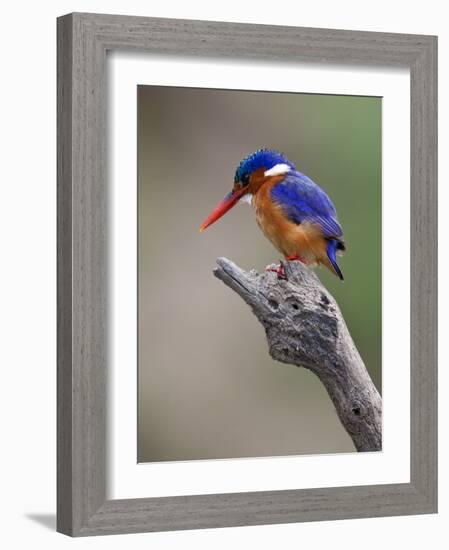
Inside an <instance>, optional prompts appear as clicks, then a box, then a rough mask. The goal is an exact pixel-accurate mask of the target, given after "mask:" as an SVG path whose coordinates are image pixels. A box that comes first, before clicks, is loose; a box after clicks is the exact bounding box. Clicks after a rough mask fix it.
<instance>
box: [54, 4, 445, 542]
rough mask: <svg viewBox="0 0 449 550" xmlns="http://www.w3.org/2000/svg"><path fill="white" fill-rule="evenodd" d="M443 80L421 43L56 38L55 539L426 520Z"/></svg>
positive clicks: (257, 28)
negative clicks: (439, 110) (367, 520)
mask: <svg viewBox="0 0 449 550" xmlns="http://www.w3.org/2000/svg"><path fill="white" fill-rule="evenodd" d="M436 82H437V39H436V37H433V36H421V35H403V34H386V33H372V32H358V31H344V30H329V29H308V28H298V27H275V26H266V25H247V24H230V23H215V22H206V21H187V20H171V19H155V18H142V17H128V16H117V15H98V14H78V13H75V14H70V15H66V16H63V17H61V18H59V19H58V510H57V518H58V521H57V528H58V531H60V532H62V533H65V534H68V535H71V536H87V535H100V534H116V533H131V532H143V531H163V530H179V529H197V528H211V527H228V526H238V525H261V524H269V523H288V522H301V521H317V520H330V519H343V518H361V517H375V516H391V515H405V514H423V513H434V512H436V511H437V356H436V353H437V268H436V264H437V224H436V222H437V122H436V120H437V119H436V117H437V85H436ZM240 205H243V206H242V207H240Z"/></svg>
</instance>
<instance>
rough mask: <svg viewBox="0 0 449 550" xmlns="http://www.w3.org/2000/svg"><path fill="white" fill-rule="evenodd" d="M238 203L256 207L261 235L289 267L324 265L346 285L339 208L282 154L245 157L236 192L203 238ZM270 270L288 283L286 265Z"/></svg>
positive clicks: (219, 208)
mask: <svg viewBox="0 0 449 550" xmlns="http://www.w3.org/2000/svg"><path fill="white" fill-rule="evenodd" d="M238 202H248V203H249V204H251V205H252V206H253V208H254V211H255V215H256V221H257V224H258V225H259V227H260V229H261V230H262V232H263V233H264V235H265V236H266V237H267V238H268V239H269V240H270V241H271V243H272V244H273V245H274V246H275V248H276V249H277V250H278V251H279V252H280V253H281V254H282V255H283V256H284V258H285V259H286V260H287V261H300V262H302V263H303V264H306V265H307V266H311V267H313V266H316V265H324V266H325V267H327V268H328V269H329V270H330V271H331V272H332V273H333V274H334V275H336V276H337V277H338V278H339V279H340V280H342V281H343V280H344V277H343V273H342V271H341V269H340V267H339V265H338V263H337V255H339V256H340V255H342V253H343V252H344V250H345V243H344V240H343V230H342V227H341V225H340V223H339V221H338V218H337V211H336V209H335V206H334V204H333V203H332V201H331V199H330V198H329V196H328V195H327V194H326V192H325V191H324V190H323V189H321V187H319V186H318V185H317V184H316V183H315V182H314V181H312V179H310V178H309V177H308V176H306V175H305V174H302V173H301V172H299V171H298V170H297V169H296V166H295V164H294V163H293V162H291V161H290V160H289V159H288V158H287V157H286V156H285V155H284V154H283V153H281V152H279V151H277V150H274V149H265V148H264V149H258V150H257V151H255V152H254V153H251V154H250V155H248V156H246V157H245V158H244V159H243V160H242V161H241V162H240V164H239V165H238V167H237V169H236V171H235V176H234V185H233V187H232V190H231V191H230V192H229V193H228V194H227V195H226V196H225V197H224V199H223V200H222V201H221V202H220V203H219V204H218V205H217V206H216V208H215V209H214V210H213V211H212V212H211V213H210V215H209V216H208V217H207V218H206V219H205V220H204V222H203V223H202V224H201V226H200V232H201V231H204V230H205V229H206V228H207V227H209V226H210V225H212V224H213V223H214V222H216V221H217V220H218V219H219V218H221V217H222V216H223V215H224V214H225V213H226V212H228V211H229V210H230V209H231V208H232V207H233V206H234V205H236V204H237V203H238ZM267 270H270V271H275V272H276V273H277V274H278V278H279V279H286V278H287V277H286V273H285V266H284V263H283V261H282V260H281V261H280V265H279V266H278V267H270V266H269V267H267Z"/></svg>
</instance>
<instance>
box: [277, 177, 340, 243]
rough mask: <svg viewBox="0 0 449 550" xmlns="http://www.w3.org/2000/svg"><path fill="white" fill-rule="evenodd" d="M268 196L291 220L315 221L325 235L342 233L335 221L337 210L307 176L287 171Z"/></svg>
mask: <svg viewBox="0 0 449 550" xmlns="http://www.w3.org/2000/svg"><path fill="white" fill-rule="evenodd" d="M271 197H272V199H273V200H274V201H275V202H276V203H278V204H279V205H280V206H281V207H282V209H283V211H284V212H285V215H286V216H287V217H288V218H289V219H290V220H291V221H293V222H294V223H297V224H301V223H304V222H311V223H315V224H317V225H319V226H320V227H321V229H322V231H323V235H324V236H325V237H327V238H336V239H339V238H340V237H341V236H342V235H343V231H342V229H341V226H340V224H339V223H338V221H337V212H336V210H335V206H334V205H333V204H332V201H331V200H330V198H329V197H328V196H327V194H326V193H325V192H324V191H323V190H322V189H321V188H320V187H318V185H317V184H316V183H314V182H313V181H312V180H311V179H310V178H308V177H307V176H305V175H304V174H301V173H300V172H296V171H295V170H293V171H291V172H288V173H287V174H286V176H285V178H284V179H283V180H282V181H281V182H279V183H278V184H277V185H275V186H274V187H273V189H272V190H271Z"/></svg>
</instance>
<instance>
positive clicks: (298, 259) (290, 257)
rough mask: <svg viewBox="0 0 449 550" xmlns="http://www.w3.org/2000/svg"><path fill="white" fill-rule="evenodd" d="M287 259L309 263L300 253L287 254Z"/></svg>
mask: <svg viewBox="0 0 449 550" xmlns="http://www.w3.org/2000/svg"><path fill="white" fill-rule="evenodd" d="M285 259H286V260H287V261H289V262H301V263H302V264H306V265H307V261H306V259H305V258H303V257H302V256H298V254H293V255H292V256H286V257H285Z"/></svg>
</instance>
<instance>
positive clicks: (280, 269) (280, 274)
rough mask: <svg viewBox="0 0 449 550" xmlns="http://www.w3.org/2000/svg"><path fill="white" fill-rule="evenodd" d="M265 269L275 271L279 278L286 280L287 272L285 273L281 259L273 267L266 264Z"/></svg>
mask: <svg viewBox="0 0 449 550" xmlns="http://www.w3.org/2000/svg"><path fill="white" fill-rule="evenodd" d="M265 271H272V272H273V273H276V274H277V276H278V279H279V280H282V281H287V280H288V279H287V274H286V273H285V266H284V263H283V262H282V261H280V262H279V265H278V266H276V267H274V266H273V265H267V267H266V268H265Z"/></svg>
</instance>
